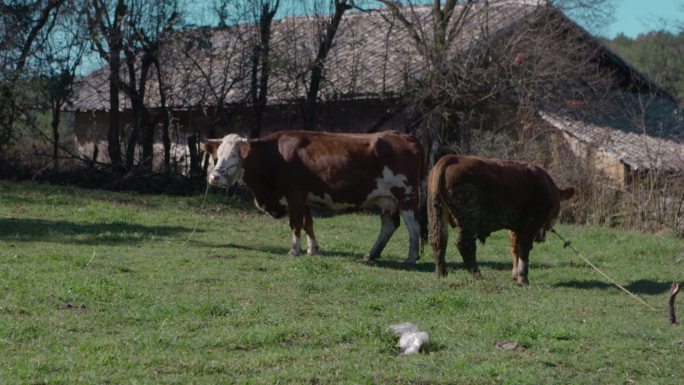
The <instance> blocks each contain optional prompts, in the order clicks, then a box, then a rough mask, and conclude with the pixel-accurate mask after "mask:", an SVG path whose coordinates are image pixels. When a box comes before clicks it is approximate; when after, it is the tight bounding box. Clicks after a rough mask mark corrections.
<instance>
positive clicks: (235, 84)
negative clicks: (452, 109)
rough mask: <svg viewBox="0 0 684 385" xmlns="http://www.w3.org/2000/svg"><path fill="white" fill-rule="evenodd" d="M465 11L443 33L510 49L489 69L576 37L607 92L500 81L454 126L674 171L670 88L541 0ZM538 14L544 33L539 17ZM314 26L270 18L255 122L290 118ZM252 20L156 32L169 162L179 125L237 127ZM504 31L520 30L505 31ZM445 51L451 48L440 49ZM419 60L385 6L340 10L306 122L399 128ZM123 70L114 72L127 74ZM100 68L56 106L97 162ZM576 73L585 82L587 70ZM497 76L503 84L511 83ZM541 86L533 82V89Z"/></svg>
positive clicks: (622, 168)
mask: <svg viewBox="0 0 684 385" xmlns="http://www.w3.org/2000/svg"><path fill="white" fill-rule="evenodd" d="M493 4H494V3H493ZM407 14H409V15H410V17H412V20H411V21H412V22H413V23H414V24H415V25H422V26H424V27H425V26H426V25H427V27H425V29H429V23H431V20H432V18H431V15H430V8H429V7H424V8H415V9H413V11H411V12H407ZM468 18H469V19H468V20H467V22H466V24H465V25H466V27H465V28H463V30H464V31H466V32H463V33H462V34H461V36H460V37H459V38H458V39H457V40H456V41H455V42H454V44H455V45H457V46H459V47H466V48H467V49H470V48H472V47H477V46H478V45H480V44H484V42H485V41H486V42H487V44H490V46H492V47H494V46H496V47H499V48H500V50H499V52H500V53H501V55H504V56H506V55H508V56H510V58H509V59H510V60H508V61H509V62H510V63H509V64H510V65H509V66H508V67H506V68H505V69H502V73H505V74H508V73H509V72H510V76H511V79H512V80H511V83H513V82H514V81H513V80H514V79H513V78H515V77H517V78H516V79H519V78H523V77H524V76H528V75H529V74H528V72H534V71H537V70H538V69H539V68H542V66H543V67H544V68H547V69H549V72H558V73H562V72H563V71H564V70H565V68H564V66H565V65H566V62H565V61H564V58H563V55H565V54H566V53H567V52H570V51H571V49H568V48H567V46H568V45H569V44H578V46H579V45H581V47H582V48H581V49H579V50H578V51H577V56H578V57H579V61H580V62H582V63H583V64H584V65H585V66H586V67H587V68H590V67H591V68H594V69H596V70H597V71H598V72H600V73H603V74H605V75H606V79H610V80H609V81H610V82H611V84H609V85H608V87H607V89H608V90H609V92H607V93H602V94H601V95H600V96H597V95H591V96H587V97H584V98H583V97H582V96H581V93H579V95H578V93H575V94H573V95H571V96H568V95H567V94H564V93H562V92H559V93H558V95H557V97H555V98H554V97H545V98H543V100H542V101H537V102H535V103H523V101H522V100H521V99H520V97H519V92H518V93H516V92H510V91H509V92H506V91H504V92H501V93H500V97H497V98H492V99H490V100H487V101H486V102H482V103H479V104H474V105H472V106H471V107H472V108H469V110H468V111H467V113H464V114H463V116H462V117H461V120H460V124H462V125H463V126H467V127H469V128H470V129H471V130H473V131H474V132H479V131H485V130H488V131H493V132H508V133H511V134H512V135H514V136H515V135H517V136H518V137H520V138H524V137H529V136H530V135H531V134H530V132H532V131H534V132H535V133H536V134H534V135H535V136H537V134H538V133H542V134H543V135H546V136H549V135H550V136H553V137H555V139H553V140H552V141H553V142H554V143H555V144H556V145H557V146H565V147H568V148H570V149H571V151H572V153H573V154H575V155H576V156H578V157H581V158H583V159H585V160H586V161H587V162H589V163H591V164H592V165H594V166H595V167H596V168H597V169H598V170H601V172H602V173H604V174H605V175H606V176H608V177H609V178H610V179H612V180H613V181H615V182H616V183H617V184H625V183H629V182H630V181H631V180H633V179H634V175H636V174H639V173H643V172H645V171H648V170H652V169H658V170H661V169H663V170H666V171H667V172H678V171H681V170H682V169H684V123H683V120H682V116H681V113H680V112H679V109H678V105H677V101H676V100H675V98H674V97H672V96H671V95H669V94H668V93H667V92H665V91H663V90H662V89H661V88H660V87H658V85H656V84H655V83H654V82H653V81H651V80H650V79H648V78H647V77H645V76H644V75H642V74H640V73H639V72H637V71H636V70H634V68H632V67H631V66H630V65H629V64H627V63H626V62H624V61H623V60H622V59H620V58H619V57H618V56H617V55H615V54H614V53H613V52H611V51H610V50H609V49H608V48H607V47H605V46H604V45H603V44H602V43H601V42H600V41H598V40H597V39H595V38H594V37H592V36H591V35H590V34H589V33H588V32H586V31H585V30H583V29H582V28H581V27H579V26H578V25H577V24H575V23H574V22H572V21H571V20H570V19H569V18H568V17H566V16H565V15H564V14H563V13H562V12H560V11H558V10H557V9H555V8H552V7H550V6H547V5H546V4H545V2H544V1H529V0H510V1H501V2H495V5H492V6H491V7H487V8H485V7H484V6H481V7H479V8H477V9H476V10H475V11H473V12H471V13H470V14H468ZM550 25H552V26H553V31H554V32H553V33H550V32H548V31H550V29H546V27H547V26H550ZM559 26H560V27H559ZM317 28H319V26H318V23H317V20H316V18H314V17H304V16H299V17H288V18H284V19H281V20H275V21H274V22H273V29H272V38H271V63H272V71H271V76H270V81H269V87H268V95H267V106H266V109H265V111H264V122H263V125H262V134H265V133H268V132H270V131H274V130H282V129H294V128H300V127H301V125H302V122H303V118H302V116H303V110H304V102H305V98H306V93H307V90H308V78H309V74H310V70H311V67H312V62H313V60H314V59H313V58H314V57H315V54H316V50H317V45H318V43H317V41H316V39H315V37H314V36H315V35H316V31H317V30H318V29H317ZM253 29H254V26H253V25H250V24H240V25H234V26H229V27H225V28H215V29H211V28H204V29H193V30H186V31H181V32H179V33H177V34H176V35H174V36H173V38H172V39H170V41H168V42H165V43H164V45H163V47H164V48H163V49H162V53H161V56H162V60H161V62H162V63H165V65H164V66H163V67H162V68H161V69H160V73H159V74H158V75H157V74H155V75H154V76H151V78H155V79H156V78H157V76H158V78H159V79H163V81H161V82H159V81H152V80H150V81H148V82H147V84H146V92H145V106H146V107H147V109H148V111H149V119H150V121H151V123H150V124H152V125H155V126H157V127H160V125H161V124H162V120H163V119H162V117H163V114H162V112H163V111H164V110H168V111H169V115H170V132H171V138H170V139H171V142H172V145H173V147H174V150H173V151H172V154H177V155H176V156H175V160H176V161H179V160H180V159H181V158H182V154H184V153H185V149H186V145H187V142H188V138H189V137H192V138H193V139H197V138H206V137H219V136H223V135H224V134H226V133H229V132H236V133H241V134H245V133H247V132H249V128H250V126H251V125H252V124H253V118H252V116H253V115H254V108H253V106H254V103H253V101H254V94H253V92H252V87H251V79H252V72H251V64H250V60H251V57H252V52H253V50H252V49H251V48H249V47H251V46H249V44H250V43H249V39H247V38H245V36H248V35H249V34H250V33H251V31H253ZM521 30H525V31H529V32H528V34H530V35H532V34H544V33H548V34H549V42H548V46H549V47H556V48H555V49H556V50H557V56H554V55H555V54H551V55H550V54H549V52H546V53H543V54H539V53H537V52H535V49H538V47H534V46H531V45H530V44H528V46H525V42H524V41H523V42H521V43H517V42H516V43H513V42H511V41H510V39H509V36H511V35H512V33H511V32H512V31H521ZM518 40H521V41H522V40H525V39H524V38H520V37H519V36H518ZM466 48H463V49H460V50H457V51H456V52H457V53H460V52H463V50H464V49H466ZM535 55H536V56H535ZM458 58H459V55H458V54H455V55H454V60H458ZM533 58H536V59H533ZM534 60H536V66H533V65H534V63H533V62H534ZM421 63H422V61H421V55H420V54H419V52H418V51H417V49H416V47H415V45H414V44H412V40H411V37H410V36H409V33H408V31H407V30H406V28H404V27H403V26H402V23H401V22H399V20H397V18H396V17H395V16H394V15H393V14H391V13H390V12H389V11H387V10H385V9H379V10H373V11H368V12H356V11H348V12H347V13H346V14H345V16H344V18H343V19H342V22H341V24H340V27H339V30H338V32H337V37H336V40H335V43H334V45H333V47H332V48H331V51H330V53H329V55H328V58H327V60H326V62H325V70H324V78H323V83H322V85H321V91H320V93H319V97H318V121H317V129H319V130H326V131H349V132H371V131H377V130H383V129H390V128H391V129H398V130H407V129H409V128H408V124H409V123H411V122H412V120H411V119H410V114H409V113H408V112H407V104H408V102H407V98H406V90H407V89H410V88H411V87H413V86H415V84H417V83H419V82H420V81H421V80H422V79H423V78H424V76H425V69H424V65H423V64H421ZM528 65H529V66H530V67H529V68H528V67H527V66H528ZM554 65H555V66H558V68H554V67H553V66H554ZM123 71H124V70H123V69H122V78H125V77H126V76H128V74H126V73H124V72H123ZM505 71H509V72H505ZM526 71H527V72H526ZM152 72H154V71H151V73H152ZM530 76H531V75H530ZM108 78H109V73H108V69H107V68H106V67H104V68H101V69H99V70H97V71H95V72H93V73H92V74H90V75H88V76H86V77H84V78H83V79H81V81H80V82H79V85H78V86H77V88H76V91H75V95H74V98H73V100H72V101H71V103H70V104H69V106H68V107H67V110H69V111H73V113H74V114H75V127H74V129H75V133H76V141H77V147H78V149H79V151H81V152H82V153H83V154H85V155H88V156H93V155H96V156H97V157H98V158H99V160H102V161H107V154H106V151H103V150H104V149H105V146H106V138H107V127H108V119H107V115H108V109H109V93H108ZM582 81H584V80H583V79H579V82H580V83H581V82H582ZM585 83H587V86H586V88H587V89H591V87H592V84H588V83H590V81H588V80H587V81H586V82H585ZM160 84H162V86H160ZM511 88H512V89H514V90H515V87H514V86H512V87H511ZM543 88H544V85H543V84H540V85H539V89H540V90H541V89H543ZM532 91H534V90H532ZM528 92H530V91H528ZM121 95H122V97H121V98H120V107H119V108H120V111H122V138H123V139H124V141H123V143H124V144H125V138H126V136H127V133H128V132H129V131H130V129H131V127H132V126H133V124H134V121H135V118H134V111H133V110H132V105H131V99H130V98H129V97H128V96H126V94H125V93H123V92H122V94H121ZM162 96H163V97H162ZM160 131H161V130H160V129H157V130H156V132H157V133H159V132H160ZM156 141H157V144H155V146H157V147H161V138H160V136H159V134H157V135H156ZM194 142H196V141H193V143H194ZM96 146H97V147H99V152H97V151H96V150H95V147H96Z"/></svg>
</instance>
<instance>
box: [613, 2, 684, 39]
mask: <svg viewBox="0 0 684 385" xmlns="http://www.w3.org/2000/svg"><path fill="white" fill-rule="evenodd" d="M613 2H614V5H615V14H614V21H613V23H611V24H610V25H608V26H607V28H605V29H604V31H600V32H601V34H602V35H605V36H606V37H609V38H613V37H615V36H616V35H617V34H619V33H623V34H625V35H626V36H628V37H632V38H634V37H637V36H638V35H639V34H641V33H645V32H648V31H651V30H661V29H666V30H668V31H672V32H676V31H679V29H677V28H676V27H675V25H677V24H678V25H679V28H682V27H684V0H613Z"/></svg>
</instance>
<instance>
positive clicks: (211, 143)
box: [202, 139, 223, 160]
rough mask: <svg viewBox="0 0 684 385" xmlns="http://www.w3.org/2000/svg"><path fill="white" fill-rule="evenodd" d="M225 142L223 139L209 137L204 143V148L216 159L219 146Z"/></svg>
mask: <svg viewBox="0 0 684 385" xmlns="http://www.w3.org/2000/svg"><path fill="white" fill-rule="evenodd" d="M221 142H223V140H222V139H207V140H205V141H204V143H202V149H203V150H204V151H206V152H208V153H209V155H211V157H212V159H214V160H216V158H217V155H216V153H217V152H218V148H219V146H220V145H221Z"/></svg>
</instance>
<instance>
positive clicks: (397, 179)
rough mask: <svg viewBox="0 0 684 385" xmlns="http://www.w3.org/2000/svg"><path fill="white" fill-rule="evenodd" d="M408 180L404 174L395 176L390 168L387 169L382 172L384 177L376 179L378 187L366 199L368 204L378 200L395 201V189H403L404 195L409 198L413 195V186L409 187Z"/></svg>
mask: <svg viewBox="0 0 684 385" xmlns="http://www.w3.org/2000/svg"><path fill="white" fill-rule="evenodd" d="M407 181H408V178H406V176H405V175H402V174H394V173H393V172H392V170H390V169H389V167H385V168H384V169H383V170H382V176H380V177H379V178H376V179H375V182H376V187H375V190H373V191H371V192H370V194H368V196H367V197H366V202H367V203H369V204H370V203H375V202H374V201H376V200H377V199H378V198H392V199H394V194H392V189H393V188H401V189H403V190H404V195H406V196H408V195H411V194H412V190H413V189H412V188H411V186H408V185H407V184H406V182H407Z"/></svg>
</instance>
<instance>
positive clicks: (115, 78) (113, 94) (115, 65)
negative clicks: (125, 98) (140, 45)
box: [107, 0, 126, 173]
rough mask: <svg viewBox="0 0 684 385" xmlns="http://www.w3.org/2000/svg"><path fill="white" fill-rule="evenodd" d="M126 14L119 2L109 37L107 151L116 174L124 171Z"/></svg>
mask: <svg viewBox="0 0 684 385" xmlns="http://www.w3.org/2000/svg"><path fill="white" fill-rule="evenodd" d="M125 14H126V4H125V2H124V0H118V1H117V4H116V10H115V11H114V25H113V27H112V30H111V34H110V35H109V60H108V61H109V105H110V108H109V131H108V132H107V141H108V144H107V151H108V153H109V159H110V161H111V162H112V168H113V170H114V172H115V173H119V172H121V171H122V170H123V165H122V163H121V162H122V159H121V141H120V139H119V133H120V128H119V125H120V121H119V117H120V114H119V89H120V86H121V84H120V83H121V82H120V78H119V70H120V67H121V57H120V56H121V51H122V49H123V37H122V32H121V28H122V23H123V17H124V15H125Z"/></svg>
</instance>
